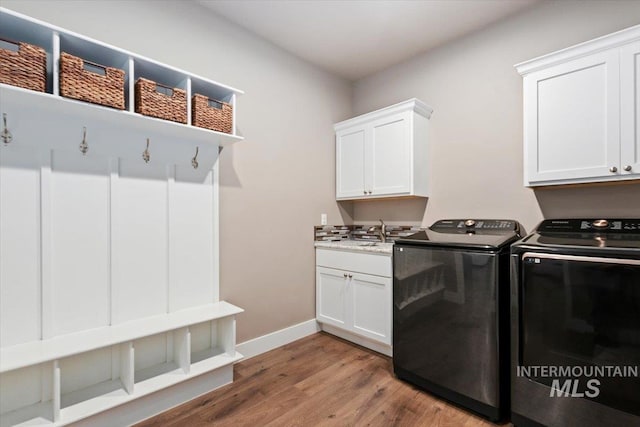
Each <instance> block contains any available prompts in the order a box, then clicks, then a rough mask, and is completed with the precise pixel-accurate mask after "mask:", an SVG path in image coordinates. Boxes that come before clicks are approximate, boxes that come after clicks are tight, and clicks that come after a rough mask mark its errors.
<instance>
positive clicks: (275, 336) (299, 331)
mask: <svg viewBox="0 0 640 427" xmlns="http://www.w3.org/2000/svg"><path fill="white" fill-rule="evenodd" d="M319 331H320V326H319V325H318V322H316V319H310V320H307V321H305V322H302V323H298V324H297V325H293V326H289V327H287V328H284V329H280V330H279V331H275V332H271V333H268V334H266V335H262V336H261V337H257V338H254V339H251V340H248V341H245V342H243V343H240V344H237V345H236V350H237V351H239V352H240V353H242V354H243V355H244V359H242V360H247V359H250V358H252V357H254V356H258V355H259V354H262V353H266V352H267V351H270V350H273V349H274V348H278V347H282V346H283V345H285V344H289V343H290V342H293V341H296V340H299V339H300V338H304V337H306V336H309V335H312V334H315V333H316V332H319Z"/></svg>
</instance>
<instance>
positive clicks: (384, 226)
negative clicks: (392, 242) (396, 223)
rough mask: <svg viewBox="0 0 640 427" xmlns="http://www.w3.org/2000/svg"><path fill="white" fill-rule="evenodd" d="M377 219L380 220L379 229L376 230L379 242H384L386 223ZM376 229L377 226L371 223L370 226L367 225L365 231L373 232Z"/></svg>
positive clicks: (385, 238) (385, 239)
mask: <svg viewBox="0 0 640 427" xmlns="http://www.w3.org/2000/svg"><path fill="white" fill-rule="evenodd" d="M379 221H380V231H379V232H378V237H379V238H380V242H381V243H385V242H386V241H387V224H385V223H384V221H383V220H379ZM376 230H377V227H376V226H375V225H372V226H371V227H369V229H368V230H367V231H368V232H369V233H373V232H375V231H376Z"/></svg>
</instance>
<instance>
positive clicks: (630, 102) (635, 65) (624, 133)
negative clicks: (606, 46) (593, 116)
mask: <svg viewBox="0 0 640 427" xmlns="http://www.w3.org/2000/svg"><path fill="white" fill-rule="evenodd" d="M620 125H621V126H620V132H621V133H620V140H621V144H620V147H621V153H620V155H621V157H620V159H621V163H620V165H621V166H622V170H621V172H620V173H621V174H622V175H623V176H625V175H626V176H634V175H635V177H636V178H640V129H638V127H640V41H639V42H636V43H632V44H629V45H626V46H623V47H622V48H621V49H620Z"/></svg>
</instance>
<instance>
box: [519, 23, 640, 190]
mask: <svg viewBox="0 0 640 427" xmlns="http://www.w3.org/2000/svg"><path fill="white" fill-rule="evenodd" d="M638 40H640V26H636V27H633V28H630V29H627V30H624V31H620V32H617V33H614V34H611V35H608V36H605V37H601V38H599V39H596V40H593V41H590V42H587V43H583V44H580V45H577V46H575V47H571V48H568V49H564V50H561V51H559V52H555V53H552V54H549V55H546V56H543V57H540V58H537V59H533V60H531V61H527V62H524V63H522V64H518V65H516V68H517V70H518V72H519V73H520V74H522V75H523V77H524V175H525V176H524V183H525V185H526V186H539V185H557V184H577V183H585V182H599V181H616V180H625V179H638V178H640V165H639V163H640V155H639V154H638V151H639V149H640V139H639V138H638V132H637V130H636V127H637V125H636V123H638V118H639V117H640V116H639V113H638V111H639V105H640V104H638V88H637V86H638V82H639V81H640V79H639V77H638V76H639V74H638V73H639V71H638V66H639V64H640V60H639V59H638V58H639V55H640V53H639V52H640V48H639V45H640V43H639V42H638Z"/></svg>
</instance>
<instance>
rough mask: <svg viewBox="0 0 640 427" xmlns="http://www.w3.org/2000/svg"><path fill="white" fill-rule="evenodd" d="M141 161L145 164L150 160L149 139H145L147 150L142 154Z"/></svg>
mask: <svg viewBox="0 0 640 427" xmlns="http://www.w3.org/2000/svg"><path fill="white" fill-rule="evenodd" d="M142 160H144V162H145V163H149V160H151V153H149V138H147V148H145V150H144V151H143V152H142Z"/></svg>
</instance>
